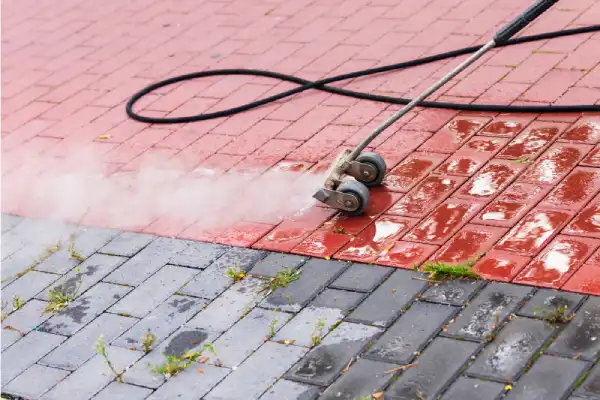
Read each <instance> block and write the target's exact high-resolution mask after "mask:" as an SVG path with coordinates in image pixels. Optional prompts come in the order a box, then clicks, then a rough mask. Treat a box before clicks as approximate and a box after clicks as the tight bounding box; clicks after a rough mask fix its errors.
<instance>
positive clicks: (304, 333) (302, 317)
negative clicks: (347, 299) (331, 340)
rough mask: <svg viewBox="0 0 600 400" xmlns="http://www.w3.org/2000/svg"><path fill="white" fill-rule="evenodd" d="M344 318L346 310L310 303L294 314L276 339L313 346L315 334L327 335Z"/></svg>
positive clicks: (277, 334) (297, 344)
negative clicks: (316, 305)
mask: <svg viewBox="0 0 600 400" xmlns="http://www.w3.org/2000/svg"><path fill="white" fill-rule="evenodd" d="M343 319H344V312H343V311H342V310H339V309H337V308H324V307H314V306H311V305H309V306H308V307H305V308H303V309H302V311H300V312H299V313H298V314H296V315H295V316H294V318H293V319H292V320H291V321H290V322H288V323H287V324H286V325H285V326H284V327H283V328H281V330H279V332H277V333H276V334H275V336H274V337H273V340H275V341H285V340H290V341H293V342H294V344H295V345H296V346H304V347H311V346H312V341H313V340H312V338H313V335H319V336H321V333H322V335H323V336H324V335H326V334H327V333H328V332H329V330H330V329H331V328H332V327H333V326H334V325H335V324H337V323H339V322H341V321H342V320H343Z"/></svg>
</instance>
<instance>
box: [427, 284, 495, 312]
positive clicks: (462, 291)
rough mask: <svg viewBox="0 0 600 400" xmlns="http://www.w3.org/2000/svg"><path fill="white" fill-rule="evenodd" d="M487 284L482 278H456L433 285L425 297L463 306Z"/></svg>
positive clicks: (434, 300) (429, 299)
mask: <svg viewBox="0 0 600 400" xmlns="http://www.w3.org/2000/svg"><path fill="white" fill-rule="evenodd" d="M484 285H485V282H484V281H480V280H458V281H457V280H454V281H446V282H443V283H438V284H435V285H432V286H431V287H430V288H429V289H427V290H426V291H425V293H423V299H424V300H427V301H432V302H436V303H442V304H451V305H456V306H462V305H464V304H465V303H466V302H467V301H469V300H471V298H473V296H474V295H475V294H476V293H477V292H478V291H479V290H480V289H481V288H482V287H483V286H484Z"/></svg>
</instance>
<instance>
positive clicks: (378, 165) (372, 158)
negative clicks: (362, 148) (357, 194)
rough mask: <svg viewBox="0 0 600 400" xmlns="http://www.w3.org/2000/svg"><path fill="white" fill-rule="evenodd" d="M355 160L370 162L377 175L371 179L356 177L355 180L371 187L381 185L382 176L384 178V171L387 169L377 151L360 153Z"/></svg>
mask: <svg viewBox="0 0 600 400" xmlns="http://www.w3.org/2000/svg"><path fill="white" fill-rule="evenodd" d="M356 161H358V162H361V163H365V164H370V165H372V166H373V168H375V170H376V171H377V176H376V177H375V179H373V180H372V181H363V180H360V179H358V178H356V180H357V181H359V182H362V183H363V184H364V185H365V186H367V187H373V186H378V185H381V182H383V178H385V172H386V170H387V166H386V165H385V160H384V159H383V157H381V156H380V155H379V154H377V153H373V152H366V153H361V154H360V155H359V156H358V157H356Z"/></svg>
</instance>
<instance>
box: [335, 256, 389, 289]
mask: <svg viewBox="0 0 600 400" xmlns="http://www.w3.org/2000/svg"><path fill="white" fill-rule="evenodd" d="M393 271H394V269H393V268H387V267H380V266H378V265H369V264H356V263H355V264H352V265H351V266H350V267H349V268H348V269H347V270H345V271H344V273H342V274H341V275H340V276H339V278H337V279H336V280H335V281H333V282H332V283H331V284H330V285H329V287H331V288H334V289H344V290H355V291H357V292H371V291H373V290H374V289H375V288H376V287H377V286H378V285H379V284H380V283H381V282H382V281H383V280H384V279H385V278H386V277H388V276H389V275H390V274H391V273H392V272H393Z"/></svg>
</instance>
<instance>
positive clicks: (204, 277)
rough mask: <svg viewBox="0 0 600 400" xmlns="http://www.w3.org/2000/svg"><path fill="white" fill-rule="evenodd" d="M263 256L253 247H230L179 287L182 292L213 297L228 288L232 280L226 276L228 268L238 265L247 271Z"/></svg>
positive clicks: (207, 297)
mask: <svg viewBox="0 0 600 400" xmlns="http://www.w3.org/2000/svg"><path fill="white" fill-rule="evenodd" d="M264 256H265V254H264V252H263V251H259V250H253V249H231V250H229V251H227V252H226V253H225V254H223V255H222V256H221V257H219V259H217V260H216V261H215V262H213V263H212V264H210V265H209V266H208V267H207V268H206V269H205V270H204V271H202V272H200V273H199V274H198V275H197V276H196V277H194V279H192V280H191V281H190V282H188V283H187V284H186V285H185V286H184V287H182V288H181V289H180V292H181V293H182V294H187V295H190V296H196V297H202V298H205V299H214V298H216V297H217V296H219V295H220V294H221V293H223V292H224V291H225V290H227V288H229V287H230V286H231V285H232V284H233V281H232V279H231V278H230V277H228V276H227V274H226V273H227V269H228V268H232V267H233V268H235V267H239V268H240V269H241V270H242V271H246V272H247V271H248V270H250V268H252V266H253V265H254V264H255V263H256V262H258V261H259V260H261V259H262V258H263V257H264Z"/></svg>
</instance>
